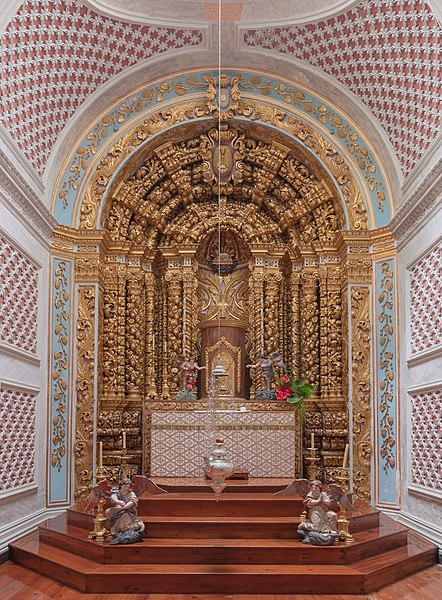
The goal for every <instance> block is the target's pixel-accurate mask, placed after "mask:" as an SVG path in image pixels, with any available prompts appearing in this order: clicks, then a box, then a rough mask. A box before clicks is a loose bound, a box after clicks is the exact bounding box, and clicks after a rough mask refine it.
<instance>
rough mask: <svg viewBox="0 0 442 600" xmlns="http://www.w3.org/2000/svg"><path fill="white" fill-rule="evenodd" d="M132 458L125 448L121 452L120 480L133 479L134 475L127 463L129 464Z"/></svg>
mask: <svg viewBox="0 0 442 600" xmlns="http://www.w3.org/2000/svg"><path fill="white" fill-rule="evenodd" d="M131 458H132V456H129V454H128V453H127V448H123V449H122V450H121V467H120V474H121V477H120V479H126V478H128V477H131V475H132V473H131V472H130V469H128V468H127V463H128V462H129V459H131Z"/></svg>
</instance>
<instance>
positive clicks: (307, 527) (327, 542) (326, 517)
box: [275, 479, 355, 546]
mask: <svg viewBox="0 0 442 600" xmlns="http://www.w3.org/2000/svg"><path fill="white" fill-rule="evenodd" d="M295 494H298V495H299V496H301V498H303V504H304V506H305V507H306V509H307V516H306V517H305V516H304V515H305V513H303V514H302V515H301V522H300V524H299V526H298V533H299V535H300V536H301V537H302V541H303V543H304V544H313V545H316V546H331V545H332V544H333V543H334V541H335V539H336V538H337V537H338V516H337V514H336V513H335V511H334V510H331V508H332V507H333V506H336V504H340V505H341V506H342V507H343V508H346V509H347V510H355V508H354V506H353V505H352V504H351V503H350V501H349V499H348V498H347V494H346V493H345V492H344V490H343V489H342V488H341V486H339V485H336V484H334V483H331V484H329V485H328V488H327V491H325V490H324V489H323V485H322V482H321V481H318V480H317V479H315V480H314V481H309V480H308V479H295V481H293V482H292V483H291V484H290V485H288V486H287V487H286V488H285V489H283V490H281V491H280V492H277V493H276V494H275V496H293V495H295Z"/></svg>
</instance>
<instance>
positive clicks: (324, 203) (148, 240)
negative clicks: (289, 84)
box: [101, 123, 345, 252]
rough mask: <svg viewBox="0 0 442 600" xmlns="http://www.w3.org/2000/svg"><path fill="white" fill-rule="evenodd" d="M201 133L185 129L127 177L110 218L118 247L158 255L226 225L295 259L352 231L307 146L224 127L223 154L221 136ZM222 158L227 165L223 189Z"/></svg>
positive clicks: (134, 161)
mask: <svg viewBox="0 0 442 600" xmlns="http://www.w3.org/2000/svg"><path fill="white" fill-rule="evenodd" d="M199 129H200V131H199V132H198V133H197V134H195V128H192V130H189V128H188V127H182V128H179V129H177V130H176V134H177V138H176V139H174V140H173V141H171V140H168V141H166V142H164V143H158V142H157V145H155V147H149V148H148V149H144V150H143V151H140V152H139V153H138V154H137V155H135V156H133V157H132V158H131V160H130V162H129V164H128V165H126V166H125V168H124V169H122V170H121V172H120V173H119V177H118V179H117V180H116V181H115V182H114V184H113V189H112V192H111V194H109V196H108V198H107V201H106V205H105V208H104V210H103V211H102V217H101V221H102V226H103V227H104V228H106V229H107V230H108V231H109V234H110V236H111V238H112V240H114V241H117V240H118V241H128V242H132V243H134V244H137V245H140V246H143V247H145V248H146V250H147V251H149V252H151V251H152V250H155V249H157V248H158V247H163V246H170V245H181V244H183V242H185V243H186V244H189V243H193V244H199V243H201V241H202V240H203V238H204V237H205V236H207V235H209V234H210V233H211V232H212V231H214V230H215V229H216V228H217V226H218V217H220V220H221V228H222V229H229V230H231V231H234V232H236V233H237V234H238V235H239V236H240V238H242V239H243V240H244V241H245V242H246V243H247V244H271V245H273V246H280V247H283V248H284V249H286V250H292V251H293V250H294V249H295V248H296V247H297V245H298V244H309V243H311V242H315V241H326V240H330V239H332V238H333V237H334V235H335V234H336V232H337V231H339V230H340V229H342V228H343V227H344V226H345V215H344V211H343V208H342V201H341V198H340V195H339V191H338V190H337V189H336V186H335V185H334V183H333V181H332V178H331V177H330V176H329V174H328V173H327V172H326V171H325V169H324V168H323V167H322V166H321V165H320V164H319V162H318V161H317V160H315V159H314V157H312V155H311V154H308V153H307V152H306V151H305V149H303V148H302V147H300V146H295V145H294V144H293V143H289V142H288V140H287V139H284V137H283V136H281V135H277V134H276V133H275V132H270V131H266V130H265V129H264V128H263V127H261V126H259V127H258V126H256V127H254V126H253V127H250V126H247V127H245V126H242V125H241V124H239V123H235V124H224V125H223V129H222V131H221V133H222V137H223V139H222V140H221V150H222V152H219V150H218V137H219V132H218V130H217V129H216V128H215V127H210V125H207V126H206V127H203V126H200V128H199ZM178 135H179V136H180V137H179V138H178ZM218 154H220V157H221V160H222V161H224V162H225V164H224V165H221V166H222V167H223V170H222V171H220V172H222V175H221V177H220V179H221V181H220V182H219V183H218V181H217V176H216V174H217V173H218V169H219V165H218V164H217V163H216V158H217V156H218ZM219 193H220V194H221V204H220V207H219V206H218V204H219V202H218V195H219ZM218 210H219V212H220V214H219V215H218Z"/></svg>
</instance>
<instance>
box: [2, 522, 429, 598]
mask: <svg viewBox="0 0 442 600" xmlns="http://www.w3.org/2000/svg"><path fill="white" fill-rule="evenodd" d="M317 549H318V548H317ZM332 549H333V548H330V550H332ZM318 550H319V549H318ZM320 550H321V551H323V550H325V549H324V548H321V549H320ZM434 554H435V550H434V547H433V548H432V550H431V551H430V549H429V548H426V549H424V551H423V553H422V548H421V547H420V546H419V545H415V544H414V543H413V542H411V543H409V545H408V546H407V547H402V548H398V549H394V550H391V551H389V552H385V553H382V554H381V555H378V556H376V557H371V558H366V559H364V560H361V561H359V562H357V563H354V564H353V565H330V564H283V565H281V564H269V563H267V564H245V565H244V564H194V563H182V564H177V563H176V564H160V563H154V564H137V565H136V566H134V565H133V564H98V563H96V562H95V561H92V560H89V559H87V558H84V557H81V556H73V555H72V554H71V553H70V552H67V551H66V550H63V549H60V548H54V547H52V546H49V545H47V544H45V543H43V542H41V541H39V540H38V536H37V535H36V534H31V536H26V538H24V539H22V540H20V541H19V542H16V543H14V544H12V545H11V558H12V560H14V561H15V562H17V563H19V564H21V565H22V566H25V567H27V568H31V569H33V570H35V571H38V572H39V573H41V574H42V575H46V576H48V577H51V578H53V579H56V580H57V581H63V582H65V583H67V584H68V585H70V586H71V587H75V588H77V589H79V590H81V591H82V592H85V593H105V592H108V591H109V590H110V589H111V590H112V592H113V593H167V594H169V593H170V594H172V593H176V592H177V590H179V593H189V594H191V593H198V594H208V593H213V594H214V593H223V594H233V593H237V594H252V593H256V591H257V590H259V592H260V593H262V594H288V593H293V591H294V590H296V593H302V594H308V593H310V594H313V593H315V594H326V593H336V592H337V591H341V592H342V590H345V592H346V593H347V594H364V593H367V591H371V590H373V589H377V588H379V587H381V586H382V585H383V584H384V583H385V582H386V581H388V580H392V579H397V578H400V577H401V576H403V575H405V574H409V573H411V572H414V571H417V570H419V569H421V568H422V566H423V565H424V566H427V565H429V564H432V562H431V561H434Z"/></svg>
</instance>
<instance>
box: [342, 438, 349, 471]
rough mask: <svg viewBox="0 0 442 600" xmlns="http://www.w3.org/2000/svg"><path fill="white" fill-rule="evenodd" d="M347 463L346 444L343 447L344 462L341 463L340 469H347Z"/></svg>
mask: <svg viewBox="0 0 442 600" xmlns="http://www.w3.org/2000/svg"><path fill="white" fill-rule="evenodd" d="M347 461H348V444H346V446H345V452H344V460H343V462H342V468H343V469H346V468H347Z"/></svg>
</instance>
